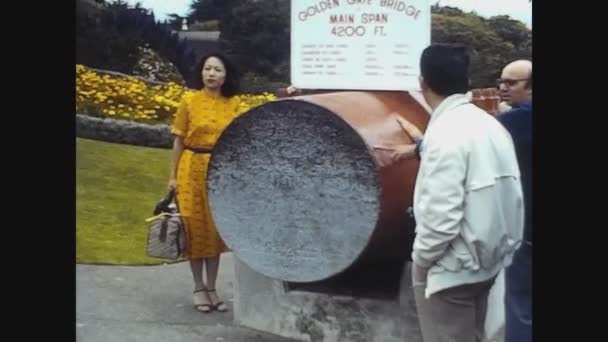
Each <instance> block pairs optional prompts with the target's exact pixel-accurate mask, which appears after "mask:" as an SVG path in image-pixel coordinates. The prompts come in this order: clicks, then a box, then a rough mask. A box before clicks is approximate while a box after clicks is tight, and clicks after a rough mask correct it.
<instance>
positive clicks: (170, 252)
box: [146, 189, 186, 260]
mask: <svg viewBox="0 0 608 342" xmlns="http://www.w3.org/2000/svg"><path fill="white" fill-rule="evenodd" d="M174 201H175V189H171V190H170V191H169V192H168V193H167V194H166V195H165V197H163V199H161V200H160V201H159V202H158V203H157V204H156V207H155V208H154V215H156V216H153V217H151V218H149V219H147V220H146V222H150V227H149V230H148V244H147V255H148V256H150V257H153V258H159V259H169V260H176V259H179V258H180V257H182V256H183V255H184V252H185V249H186V234H185V232H184V227H183V222H182V219H181V216H180V214H179V212H178V210H177V207H176V205H175V204H174Z"/></svg>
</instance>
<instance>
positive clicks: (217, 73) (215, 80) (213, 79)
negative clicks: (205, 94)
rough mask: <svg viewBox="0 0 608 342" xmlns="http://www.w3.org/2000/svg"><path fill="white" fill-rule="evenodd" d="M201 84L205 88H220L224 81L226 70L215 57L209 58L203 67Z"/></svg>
mask: <svg viewBox="0 0 608 342" xmlns="http://www.w3.org/2000/svg"><path fill="white" fill-rule="evenodd" d="M202 77H203V84H204V86H205V88H210V89H217V88H220V87H221V86H222V85H223V84H224V81H225V80H226V68H225V67H224V63H222V61H221V60H220V59H219V58H217V57H209V58H207V60H206V61H205V65H203V72H202Z"/></svg>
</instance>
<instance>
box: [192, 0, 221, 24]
mask: <svg viewBox="0 0 608 342" xmlns="http://www.w3.org/2000/svg"><path fill="white" fill-rule="evenodd" d="M224 8H225V4H223V3H222V2H218V1H215V0H194V1H192V4H190V12H189V13H188V19H189V21H192V22H196V21H208V20H218V19H220V18H221V17H222V14H223V13H222V10H223V9H224Z"/></svg>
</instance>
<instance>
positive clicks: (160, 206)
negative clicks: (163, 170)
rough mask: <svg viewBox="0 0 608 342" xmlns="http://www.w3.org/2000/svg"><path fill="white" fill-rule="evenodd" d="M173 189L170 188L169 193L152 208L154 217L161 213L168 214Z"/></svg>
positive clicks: (172, 197) (173, 197)
mask: <svg viewBox="0 0 608 342" xmlns="http://www.w3.org/2000/svg"><path fill="white" fill-rule="evenodd" d="M175 193H176V191H175V188H171V189H170V190H169V192H168V193H167V194H166V195H165V196H164V197H163V199H161V200H160V201H159V202H158V203H157V204H156V207H154V212H153V214H154V215H158V214H160V213H162V212H169V211H170V210H169V204H170V203H171V202H173V200H174V199H175Z"/></svg>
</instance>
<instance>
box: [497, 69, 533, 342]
mask: <svg viewBox="0 0 608 342" xmlns="http://www.w3.org/2000/svg"><path fill="white" fill-rule="evenodd" d="M498 85H499V87H500V91H501V95H503V98H504V99H506V101H507V102H508V104H509V105H510V106H511V107H512V109H511V110H509V111H507V112H505V113H503V114H501V115H500V116H498V120H499V121H500V122H501V123H502V124H503V126H504V127H505V128H506V129H507V130H508V131H509V133H510V134H511V137H512V138H513V143H514V144H515V151H516V154H517V159H518V162H519V168H520V172H521V180H522V187H523V193H524V205H525V223H524V235H523V241H522V244H521V246H520V247H519V249H518V250H517V252H516V253H515V255H514V256H513V262H512V264H511V265H510V266H509V267H508V268H507V269H506V272H505V342H531V341H532V62H531V61H528V60H518V61H515V62H512V63H510V64H508V65H507V66H506V67H505V68H504V69H503V71H502V75H501V78H500V79H499V80H498Z"/></svg>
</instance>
